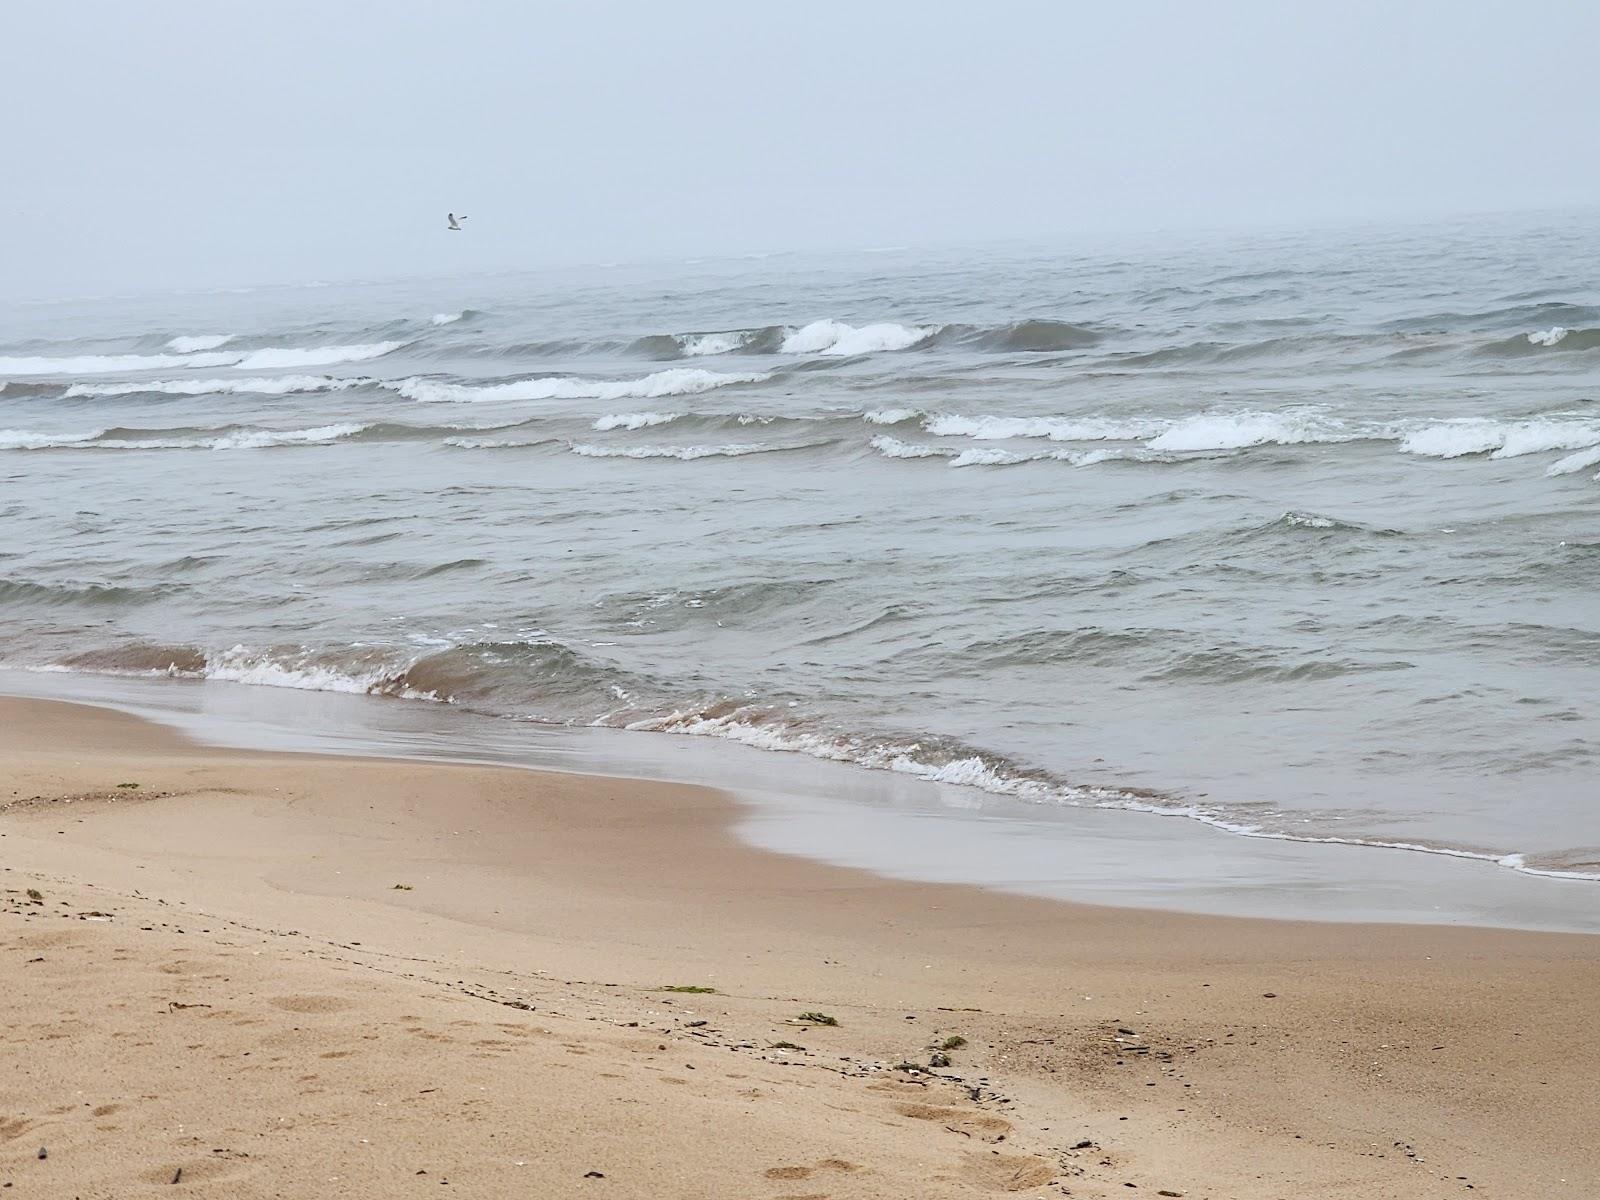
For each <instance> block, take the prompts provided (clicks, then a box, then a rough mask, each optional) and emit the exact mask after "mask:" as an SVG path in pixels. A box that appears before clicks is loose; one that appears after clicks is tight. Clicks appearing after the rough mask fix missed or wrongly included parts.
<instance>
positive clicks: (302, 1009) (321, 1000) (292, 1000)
mask: <svg viewBox="0 0 1600 1200" xmlns="http://www.w3.org/2000/svg"><path fill="white" fill-rule="evenodd" d="M268 1003H269V1004H271V1005H272V1006H273V1007H274V1008H281V1009H283V1010H284V1011H285V1012H296V1013H333V1012H343V1011H344V1010H345V1009H347V1008H350V1007H351V1002H350V1001H348V1000H345V999H342V998H340V997H338V996H274V997H272V999H271V1000H269V1001H268Z"/></svg>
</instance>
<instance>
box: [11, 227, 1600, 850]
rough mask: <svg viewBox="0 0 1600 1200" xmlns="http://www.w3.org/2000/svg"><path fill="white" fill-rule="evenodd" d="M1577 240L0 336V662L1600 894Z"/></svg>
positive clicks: (1587, 345)
mask: <svg viewBox="0 0 1600 1200" xmlns="http://www.w3.org/2000/svg"><path fill="white" fill-rule="evenodd" d="M1597 233H1600V219H1596V218H1595V217H1594V216H1593V215H1590V216H1586V217H1571V216H1569V217H1563V218H1560V219H1554V218H1541V219H1538V220H1534V219H1531V218H1528V219H1511V218H1503V219H1497V220H1493V221H1488V220H1486V221H1479V222H1474V223H1463V224H1455V225H1450V226H1445V227H1436V228H1369V229H1363V230H1356V231H1351V230H1342V231H1324V232H1319V233H1304V234H1294V235H1289V234H1280V235H1274V236H1272V237H1268V238H1258V239H1242V238H1211V239H1200V238H1195V239H1191V240H1188V241H1185V242H1178V241H1167V242H1161V243H1156V242H1151V243H1146V244H1141V245H1125V246H1115V247H1099V248H1086V247H1076V248H1074V247H1066V248H1063V247H1036V246H1029V247H1022V246H1009V247H1001V248H988V249H982V250H961V251H956V250H942V251H937V252H934V251H911V250H902V251H887V252H876V253H859V254H849V255H834V256H827V257H814V256H811V257H800V256H776V257H769V258H765V259H759V260H740V261H733V262H720V261H718V262H713V261H706V262H698V263H675V264H661V265H655V266H649V267H616V268H604V269H599V268H597V269H593V270H589V271H584V272H562V273H552V274H547V275H505V276H498V277H490V278H474V279H454V280H433V281H409V282H403V283H374V284H361V285H346V286H339V287H325V286H316V287H306V288H298V289H270V290H244V291H240V292H236V293H208V294H194V295H185V296H167V297H156V298H143V299H128V298H122V299H116V298H112V299H98V300H75V301H68V302H60V303H49V304H27V305H12V306H7V307H6V308H4V309H3V310H0V311H3V323H0V379H3V380H4V381H5V384H6V386H5V388H4V390H3V391H0V479H3V482H4V489H3V497H0V505H3V507H0V513H3V525H0V659H3V661H4V662H5V663H7V664H10V665H20V666H30V667H35V668H40V667H54V668H62V669H70V670H75V671H122V672H134V673H157V674H168V673H170V674H179V675H195V676H200V677H206V678H211V679H217V680H233V681H239V682H245V683H255V684H263V685H278V686H286V687H297V688H323V689H333V690H344V691H361V692H368V691H370V692H374V693H378V694H382V695H391V696H396V697H408V698H411V699H412V700H413V701H415V702H417V703H427V702H428V698H430V697H431V698H433V699H436V700H448V701H451V702H453V703H454V704H455V705H456V706H458V707H461V708H467V709H472V710H475V711H479V712H483V713H487V714H493V715H499V716H504V717H511V718H531V719H534V720H538V721H543V722H556V723H566V724H579V725H589V724H599V725H606V726H616V727H633V728H641V729H648V730H657V731H667V732H674V733H682V734H699V735H707V736H713V737H721V738H728V739H733V740H736V741H741V742H745V743H748V744H750V745H754V746H759V747H765V748H770V749H774V750H788V751H796V752H801V753H806V754H811V755H814V756H819V757H825V758H830V759H839V760H842V761H847V762H854V763H859V764H864V765H868V766H873V767H880V768H887V769H890V770H894V771H898V772H902V773H907V774H913V775H919V776H923V777H925V778H930V779H934V780H939V781H944V782H949V783H955V784H963V785H970V786H973V787H977V788H981V789H985V790H987V791H989V792H992V793H999V794H1003V795H1008V796H1011V797H1013V798H1015V799H1019V800H1023V801H1027V802H1030V803H1034V804H1037V805H1042V806H1058V807H1059V806H1103V807H1111V808H1126V809H1131V810H1135V811H1138V810H1144V809H1151V810H1156V811H1159V812H1164V813H1172V814H1179V815H1184V816H1187V817H1189V818H1192V819H1195V820H1199V821H1203V822H1207V823H1210V824H1211V825H1213V826H1214V827H1216V828H1218V829H1222V830H1228V831H1233V832H1236V833H1244V834H1251V835H1255V836H1262V835H1267V836H1272V837H1288V838H1308V839H1353V840H1364V841H1377V842H1388V843H1402V844H1405V845H1411V846H1416V847H1419V848H1423V849H1431V850H1440V851H1454V852H1463V853H1468V854H1474V855H1482V856H1484V857H1485V858H1486V859H1488V860H1492V861H1500V862H1502V863H1503V864H1504V865H1506V866H1509V867H1513V868H1517V869H1534V870H1552V871H1560V872H1564V873H1577V874H1600V848H1597V847H1600V806H1597V803H1596V801H1597V799H1600V797H1597V795H1596V793H1597V789H1596V786H1595V784H1594V780H1595V778H1596V777H1597V771H1596V768H1597V763H1596V754H1597V751H1596V746H1597V734H1600V724H1597V716H1596V713H1597V702H1600V671H1597V670H1596V666H1597V659H1600V604H1597V603H1596V601H1595V599H1594V597H1595V588H1596V584H1597V583H1600V504H1597V502H1600V490H1597V489H1600V483H1597V481H1596V475H1597V472H1600V409H1597V408H1596V407H1595V403H1594V401H1595V399H1596V397H1595V380H1596V374H1595V372H1596V368H1597V367H1600V286H1597V284H1596V282H1595V281H1596V280H1597V279H1600V250H1597V246H1600V241H1597V240H1596V236H1595V235H1596V234H1597ZM837 820H839V821H843V820H844V818H842V817H839V818H837ZM864 836H866V835H864ZM872 836H876V835H872ZM1153 853H1154V851H1153ZM1149 869H1150V872H1151V876H1152V878H1153V877H1155V876H1156V875H1158V874H1159V873H1160V868H1159V864H1158V863H1156V862H1155V860H1154V857H1153V858H1152V861H1151V864H1150V868H1149ZM1423 869H1424V868H1422V867H1419V868H1418V870H1419V871H1420V870H1423Z"/></svg>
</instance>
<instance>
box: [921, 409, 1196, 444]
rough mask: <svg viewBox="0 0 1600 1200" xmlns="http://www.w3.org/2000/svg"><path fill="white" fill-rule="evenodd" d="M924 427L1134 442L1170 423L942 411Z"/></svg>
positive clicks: (949, 433)
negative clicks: (970, 415)
mask: <svg viewBox="0 0 1600 1200" xmlns="http://www.w3.org/2000/svg"><path fill="white" fill-rule="evenodd" d="M922 427H923V428H924V429H925V430H927V431H928V432H929V433H931V434H935V435H937V436H942V437H967V438H972V439H974V440H975V441H997V440H1001V439H1012V438H1048V439H1049V440H1050V441H1053V442H1122V441H1130V442H1131V441H1139V440H1141V439H1143V438H1148V437H1154V436H1155V435H1157V434H1159V433H1161V432H1162V430H1164V429H1165V428H1166V427H1167V426H1166V424H1165V423H1164V422H1160V421H1154V420H1132V421H1129V420H1119V419H1114V418H1109V417H995V416H981V415H980V416H972V417H968V416H961V415H959V414H954V413H940V414H937V415H934V416H930V417H929V418H928V419H927V420H925V421H924V422H923V423H922Z"/></svg>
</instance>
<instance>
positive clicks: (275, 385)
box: [65, 375, 371, 399]
mask: <svg viewBox="0 0 1600 1200" xmlns="http://www.w3.org/2000/svg"><path fill="white" fill-rule="evenodd" d="M369 382H371V381H370V380H366V379H335V378H333V377H331V376H328V375H277V376H271V377H267V376H253V377H251V376H247V377H245V378H243V379H152V380H148V381H146V382H142V383H141V382H131V383H75V384H73V385H72V386H71V387H69V388H68V389H67V390H66V393H65V396H66V397H67V398H69V399H70V398H73V397H77V396H132V395H137V394H142V393H147V392H148V393H156V394H162V395H170V396H206V395H213V394H214V395H230V394H236V393H243V394H249V395H256V396H287V395H289V394H291V393H294V392H338V391H343V390H344V389H345V388H352V387H357V386H359V385H360V384H363V383H369Z"/></svg>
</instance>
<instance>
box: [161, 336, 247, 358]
mask: <svg viewBox="0 0 1600 1200" xmlns="http://www.w3.org/2000/svg"><path fill="white" fill-rule="evenodd" d="M231 341H233V334H231V333H201V334H196V335H194V336H193V337H175V338H173V339H172V340H171V341H169V342H168V343H167V349H169V350H174V351H176V352H177V353H179V354H193V353H195V352H196V351H198V350H220V349H221V348H222V347H223V346H226V345H227V344H228V343H229V342H231Z"/></svg>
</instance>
